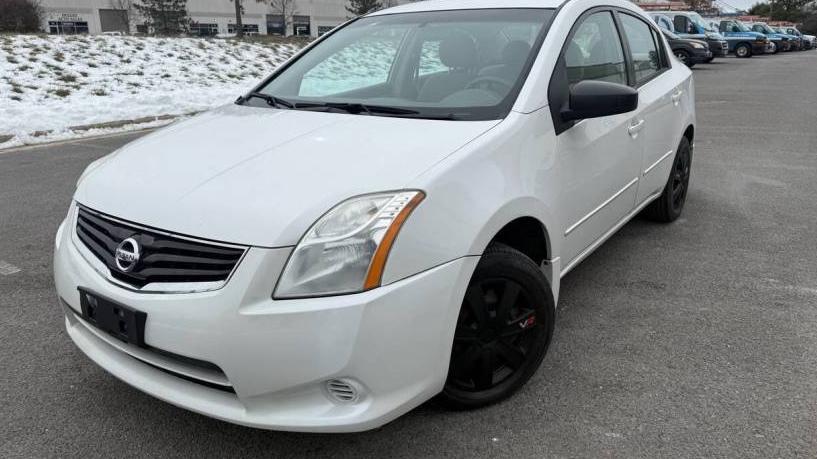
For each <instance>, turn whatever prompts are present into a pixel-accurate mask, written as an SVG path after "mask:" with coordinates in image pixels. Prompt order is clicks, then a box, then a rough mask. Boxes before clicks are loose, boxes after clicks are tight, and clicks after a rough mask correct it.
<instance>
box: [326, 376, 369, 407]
mask: <svg viewBox="0 0 817 459" xmlns="http://www.w3.org/2000/svg"><path fill="white" fill-rule="evenodd" d="M324 388H325V389H326V393H327V395H328V396H329V398H330V399H331V400H332V401H334V402H336V403H342V404H349V403H357V402H359V401H360V399H361V398H362V390H361V387H360V384H358V383H357V382H356V381H353V380H351V379H345V378H344V379H330V380H329V381H326V383H325V384H324Z"/></svg>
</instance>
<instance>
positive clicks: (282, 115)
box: [75, 105, 499, 247]
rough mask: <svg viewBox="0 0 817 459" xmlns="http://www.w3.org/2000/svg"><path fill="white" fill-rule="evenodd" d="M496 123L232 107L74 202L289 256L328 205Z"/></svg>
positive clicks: (100, 169)
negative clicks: (278, 250) (286, 250)
mask: <svg viewBox="0 0 817 459" xmlns="http://www.w3.org/2000/svg"><path fill="white" fill-rule="evenodd" d="M498 123H499V121H437V120H422V119H404V118H389V117H378V116H365V115H363V116H361V115H347V114H337V113H319V112H307V111H297V110H275V109H270V108H254V107H246V106H238V105H228V106H224V107H221V108H219V109H216V110H213V111H210V112H207V113H204V114H202V115H199V116H197V117H194V118H191V119H189V120H187V121H183V122H180V123H177V124H174V125H172V126H170V127H168V128H165V129H162V130H159V131H156V132H155V133H153V134H150V135H147V136H145V137H143V138H141V139H139V140H137V141H135V142H133V143H130V144H128V145H126V146H125V147H123V148H121V149H120V150H118V151H116V152H114V153H113V154H111V155H109V156H108V157H107V158H105V159H103V160H102V161H100V164H99V165H98V166H96V168H94V169H93V170H92V171H90V172H89V173H87V174H86V175H85V177H84V178H83V179H82V181H81V183H80V184H79V186H78V188H77V192H76V194H75V199H76V200H77V201H78V202H79V203H80V204H83V205H86V206H88V207H90V208H93V209H95V210H98V211H100V212H103V213H107V214H110V215H113V216H116V217H119V218H121V219H124V220H129V221H132V222H135V223H139V224H142V225H146V226H151V227H155V228H158V229H163V230H167V231H172V232H176V233H180V234H185V235H191V236H196V237H200V238H206V239H212V240H216V241H222V242H232V243H237V244H243V245H254V246H262V247H283V246H289V245H294V244H296V243H297V242H298V240H299V239H300V238H301V236H302V235H303V233H304V232H305V231H306V230H307V229H308V227H309V226H310V225H312V223H314V222H315V220H316V219H317V218H319V217H320V216H321V215H322V214H323V213H325V212H326V211H328V210H329V209H330V208H331V207H332V206H334V205H336V204H338V203H339V202H341V201H343V200H345V199H347V198H349V197H352V196H356V195H360V194H365V193H373V192H380V191H388V190H397V189H402V188H404V187H406V186H407V185H408V184H409V182H410V181H411V180H412V179H413V178H415V177H417V176H418V175H419V174H420V173H422V172H424V171H425V170H427V169H428V168H430V167H431V166H433V165H434V164H435V163H437V162H438V161H440V160H442V159H443V158H445V157H446V156H447V155H449V154H451V153H452V152H454V151H456V150H457V149H458V148H460V147H461V146H463V145H464V144H466V143H467V142H469V141H470V140H472V139H474V138H475V137H477V136H479V135H480V134H482V133H484V132H485V131H487V130H488V129H490V128H491V127H493V126H495V125H496V124H498Z"/></svg>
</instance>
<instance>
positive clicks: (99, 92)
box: [92, 88, 108, 96]
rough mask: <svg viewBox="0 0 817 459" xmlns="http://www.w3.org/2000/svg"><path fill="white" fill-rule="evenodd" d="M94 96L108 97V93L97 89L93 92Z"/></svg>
mask: <svg viewBox="0 0 817 459" xmlns="http://www.w3.org/2000/svg"><path fill="white" fill-rule="evenodd" d="M92 94H93V95H95V96H107V95H108V91H105V90H104V89H102V88H97V89H94V90H93V92H92Z"/></svg>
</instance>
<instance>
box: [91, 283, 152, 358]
mask: <svg viewBox="0 0 817 459" xmlns="http://www.w3.org/2000/svg"><path fill="white" fill-rule="evenodd" d="M79 303H80V307H81V308H82V318H83V319H85V320H86V321H87V322H88V323H90V324H91V325H93V326H94V327H96V328H98V329H100V330H102V331H104V332H106V333H108V334H109V335H111V336H113V337H114V338H117V339H119V340H120V341H124V342H126V343H129V344H133V345H135V346H139V347H145V322H146V321H147V313H145V312H142V311H137V310H135V309H133V308H130V307H128V306H125V305H122V304H119V303H117V302H116V301H112V300H109V299H107V298H104V297H101V296H99V295H97V294H95V293H93V292H90V291H88V290H86V289H83V288H79Z"/></svg>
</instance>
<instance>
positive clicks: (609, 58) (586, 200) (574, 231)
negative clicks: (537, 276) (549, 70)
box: [549, 9, 642, 266]
mask: <svg viewBox="0 0 817 459" xmlns="http://www.w3.org/2000/svg"><path fill="white" fill-rule="evenodd" d="M624 56H625V54H624V47H623V46H622V40H621V37H620V35H619V32H618V28H617V26H616V22H615V20H614V16H613V13H612V12H611V11H609V10H605V9H600V10H592V11H591V12H589V13H585V14H584V15H583V16H582V17H580V18H579V20H578V21H577V22H576V25H574V27H573V30H572V31H571V35H570V36H569V38H568V41H567V42H566V43H565V46H564V48H563V51H562V57H561V58H560V61H559V63H558V64H557V68H556V70H555V73H554V76H553V79H552V80H551V87H550V91H551V92H550V94H549V96H550V98H551V101H550V104H551V110H553V108H554V107H561V106H563V103H564V102H565V101H566V97H567V96H566V95H567V93H568V91H569V88H570V85H572V84H575V83H578V82H579V81H582V80H602V81H608V82H613V83H619V84H624V85H627V84H629V75H628V72H627V61H626V60H625V57H624ZM552 113H553V114H554V117H558V116H559V115H558V111H557V112H552ZM640 121H641V120H640V117H639V111H638V110H636V111H634V112H630V113H623V114H619V115H613V116H606V117H600V118H591V119H585V120H581V121H579V122H577V123H575V124H571V125H568V126H562V127H559V126H558V123H557V130H556V132H557V137H556V143H557V149H556V151H557V152H558V156H557V161H558V162H559V169H560V171H561V173H562V176H563V182H562V190H561V191H562V197H561V199H560V201H561V202H563V203H565V205H564V206H563V208H562V209H561V215H562V218H561V220H562V221H563V222H565V226H564V228H562V234H563V235H564V244H563V250H562V254H563V255H562V256H563V264H562V266H568V265H569V264H570V262H571V261H573V260H575V259H577V258H579V257H580V256H581V255H582V254H583V252H585V250H586V249H588V248H589V247H590V246H591V245H592V244H593V243H594V242H595V241H597V240H598V239H599V238H601V237H602V236H603V235H604V234H605V233H607V232H608V231H609V230H610V229H611V228H612V227H613V226H615V225H616V223H618V222H619V221H621V220H622V219H623V218H624V217H625V216H626V215H627V214H628V213H630V212H631V211H632V210H633V208H634V206H635V200H636V193H637V190H638V186H637V184H638V173H639V167H640V164H641V152H642V142H641V137H640V136H638V131H639V130H640V129H641V124H640Z"/></svg>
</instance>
